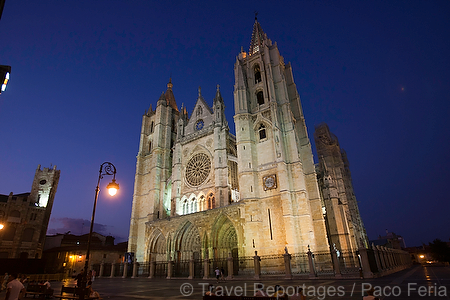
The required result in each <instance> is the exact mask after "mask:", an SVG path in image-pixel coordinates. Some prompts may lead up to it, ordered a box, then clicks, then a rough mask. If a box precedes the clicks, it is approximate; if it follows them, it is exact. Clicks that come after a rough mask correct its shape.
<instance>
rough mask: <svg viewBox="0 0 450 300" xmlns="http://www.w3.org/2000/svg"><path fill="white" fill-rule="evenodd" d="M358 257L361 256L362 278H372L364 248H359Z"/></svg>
mask: <svg viewBox="0 0 450 300" xmlns="http://www.w3.org/2000/svg"><path fill="white" fill-rule="evenodd" d="M359 255H360V256H361V266H362V271H363V275H364V278H373V273H372V271H371V270H370V264H369V256H368V255H367V249H366V248H359Z"/></svg>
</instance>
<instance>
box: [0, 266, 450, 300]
mask: <svg viewBox="0 0 450 300" xmlns="http://www.w3.org/2000/svg"><path fill="white" fill-rule="evenodd" d="M62 284H66V285H67V284H69V285H74V284H75V282H74V281H72V280H71V281H66V282H52V287H53V288H54V290H55V294H59V293H60V289H61V286H62ZM209 284H213V285H215V286H218V285H220V286H223V289H224V290H225V293H228V294H229V295H237V296H240V295H242V296H245V295H247V296H252V295H253V293H254V290H255V288H262V289H263V290H265V291H268V292H273V287H274V286H275V285H277V284H278V285H280V286H283V287H284V288H285V289H286V292H287V293H288V294H292V293H293V291H294V289H295V288H296V287H298V286H303V287H304V288H305V294H306V296H307V297H306V298H307V299H319V300H322V299H362V295H363V290H367V289H369V288H370V287H373V288H374V289H375V292H378V293H379V298H380V299H397V300H402V299H435V300H436V299H450V297H449V291H450V267H444V266H441V265H414V266H413V267H412V268H409V269H406V270H403V271H401V272H398V273H395V274H391V275H389V276H386V277H382V278H373V279H341V280H336V279H297V278H294V279H293V280H283V279H275V278H274V279H270V278H264V277H262V278H261V279H260V280H250V279H246V278H243V279H238V278H236V279H234V280H227V281H222V282H220V283H219V284H217V283H216V281H215V279H208V280H202V279H194V280H188V279H185V278H176V279H170V280H168V279H148V278H97V279H96V280H95V281H94V284H93V288H94V289H95V290H96V291H98V292H99V293H100V295H101V296H102V298H103V299H105V300H116V299H126V300H137V299H155V300H162V299H186V300H187V299H202V295H203V293H204V292H205V291H206V290H207V287H208V285H209ZM0 299H4V292H3V293H1V294H0ZM25 299H28V298H25ZM29 299H31V298H29Z"/></svg>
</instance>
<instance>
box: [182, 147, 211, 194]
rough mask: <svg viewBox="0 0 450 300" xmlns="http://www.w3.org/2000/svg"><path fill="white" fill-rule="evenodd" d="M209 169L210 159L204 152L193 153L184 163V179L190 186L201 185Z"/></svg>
mask: <svg viewBox="0 0 450 300" xmlns="http://www.w3.org/2000/svg"><path fill="white" fill-rule="evenodd" d="M210 171H211V160H210V159H209V156H208V155H206V154H204V153H198V154H196V155H194V156H193V157H192V158H191V159H190V160H189V162H188V163H187V165H186V175H185V178H186V181H187V183H189V184H190V185H192V186H199V185H201V184H202V183H203V182H204V181H205V180H206V178H207V177H208V175H209V173H210Z"/></svg>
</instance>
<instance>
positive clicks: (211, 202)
mask: <svg viewBox="0 0 450 300" xmlns="http://www.w3.org/2000/svg"><path fill="white" fill-rule="evenodd" d="M207 203H208V209H213V208H215V207H216V199H215V198H214V194H213V193H211V194H209V195H208V200H207Z"/></svg>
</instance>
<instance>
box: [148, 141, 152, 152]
mask: <svg viewBox="0 0 450 300" xmlns="http://www.w3.org/2000/svg"><path fill="white" fill-rule="evenodd" d="M148 152H152V141H149V142H148Z"/></svg>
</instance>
